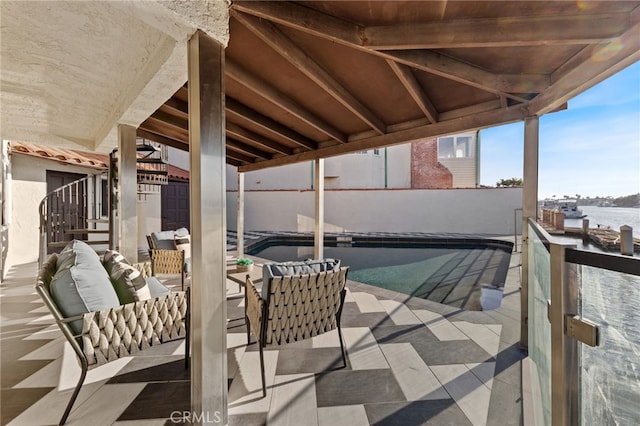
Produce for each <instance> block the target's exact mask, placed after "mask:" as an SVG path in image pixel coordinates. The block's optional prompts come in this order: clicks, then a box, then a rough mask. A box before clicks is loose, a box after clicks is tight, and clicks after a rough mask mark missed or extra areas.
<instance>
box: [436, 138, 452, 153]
mask: <svg viewBox="0 0 640 426" xmlns="http://www.w3.org/2000/svg"><path fill="white" fill-rule="evenodd" d="M453 143H454V138H453V137H451V136H450V137H446V138H438V158H451V157H453V152H454V151H453Z"/></svg>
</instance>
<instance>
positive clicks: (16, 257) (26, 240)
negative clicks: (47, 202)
mask: <svg viewBox="0 0 640 426" xmlns="http://www.w3.org/2000/svg"><path fill="white" fill-rule="evenodd" d="M11 163H12V165H11V169H12V180H11V185H12V187H11V192H12V208H11V209H12V214H11V224H10V226H9V232H8V245H9V250H8V255H7V268H6V269H8V268H9V267H11V266H12V265H19V264H22V263H27V262H34V261H36V260H38V246H39V228H40V219H39V216H38V206H39V205H40V202H41V201H42V199H43V198H44V197H45V195H47V179H46V176H47V170H57V171H61V172H68V173H80V174H88V173H92V174H95V173H99V171H96V170H92V169H87V168H84V167H77V166H73V165H68V164H61V163H57V162H55V161H51V160H44V159H40V158H35V157H30V156H26V155H20V154H12V155H11Z"/></svg>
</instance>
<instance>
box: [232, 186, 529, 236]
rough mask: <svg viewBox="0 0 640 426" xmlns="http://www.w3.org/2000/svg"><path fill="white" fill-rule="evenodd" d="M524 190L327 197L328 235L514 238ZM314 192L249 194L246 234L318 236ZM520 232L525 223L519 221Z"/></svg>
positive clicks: (365, 193)
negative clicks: (427, 234) (448, 234)
mask: <svg viewBox="0 0 640 426" xmlns="http://www.w3.org/2000/svg"><path fill="white" fill-rule="evenodd" d="M236 197H237V192H228V193H227V226H228V227H229V229H235V228H236ZM521 207H522V189H521V188H496V189H455V190H410V189H407V190H400V189H397V190H386V191H385V190H339V191H326V192H325V223H326V225H325V227H326V231H327V232H341V231H343V230H344V231H356V232H373V231H384V232H434V233H446V232H453V233H472V234H496V235H512V234H513V232H514V209H519V208H521ZM313 218H314V192H313V191H247V192H245V229H246V230H256V231H259V230H271V231H274V230H276V231H301V232H308V231H312V230H313V223H314V222H313ZM516 226H517V229H518V232H519V231H520V223H519V220H518V221H517V224H516Z"/></svg>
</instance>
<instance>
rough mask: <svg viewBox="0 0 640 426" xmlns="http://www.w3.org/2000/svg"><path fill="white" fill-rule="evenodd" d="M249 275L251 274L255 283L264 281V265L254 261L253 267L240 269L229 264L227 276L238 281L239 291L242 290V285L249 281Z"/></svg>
mask: <svg viewBox="0 0 640 426" xmlns="http://www.w3.org/2000/svg"><path fill="white" fill-rule="evenodd" d="M247 275H249V277H250V278H251V281H253V282H254V283H255V284H258V283H262V265H261V264H259V263H254V264H253V268H251V269H250V270H249V271H238V268H237V267H236V266H235V265H229V266H228V267H227V278H229V279H230V280H231V281H233V282H235V283H238V292H240V291H241V290H242V286H244V285H245V283H246V282H247Z"/></svg>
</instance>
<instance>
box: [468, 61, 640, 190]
mask: <svg viewBox="0 0 640 426" xmlns="http://www.w3.org/2000/svg"><path fill="white" fill-rule="evenodd" d="M539 137H540V141H539V156H540V160H539V169H538V174H539V180H538V195H539V198H547V197H551V196H553V195H555V196H557V197H563V196H564V195H569V196H572V197H574V196H575V195H576V194H580V196H582V197H587V196H589V197H596V196H607V195H610V196H613V197H618V196H623V195H630V194H636V193H639V192H640V62H637V63H635V64H634V65H632V66H630V67H627V68H625V69H624V70H622V71H620V72H618V73H617V74H615V75H613V76H612V77H610V78H608V79H607V80H605V81H603V82H601V83H600V84H598V85H596V86H594V87H592V88H591V89H589V90H587V91H586V92H584V93H582V94H581V95H579V96H576V97H575V98H573V99H571V100H570V101H569V107H568V109H566V110H564V111H560V112H556V113H552V114H546V115H543V116H542V117H540V136H539ZM480 138H481V148H480V149H481V152H480V161H481V169H480V170H481V172H480V173H481V174H480V182H481V183H482V184H483V185H489V186H494V185H495V184H496V182H498V181H499V180H500V179H503V178H504V179H506V178H511V177H518V178H521V177H522V161H523V153H522V147H523V141H524V123H523V122H519V123H514V124H509V125H505V126H499V127H493V128H490V129H485V130H482V131H481V132H480Z"/></svg>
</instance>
